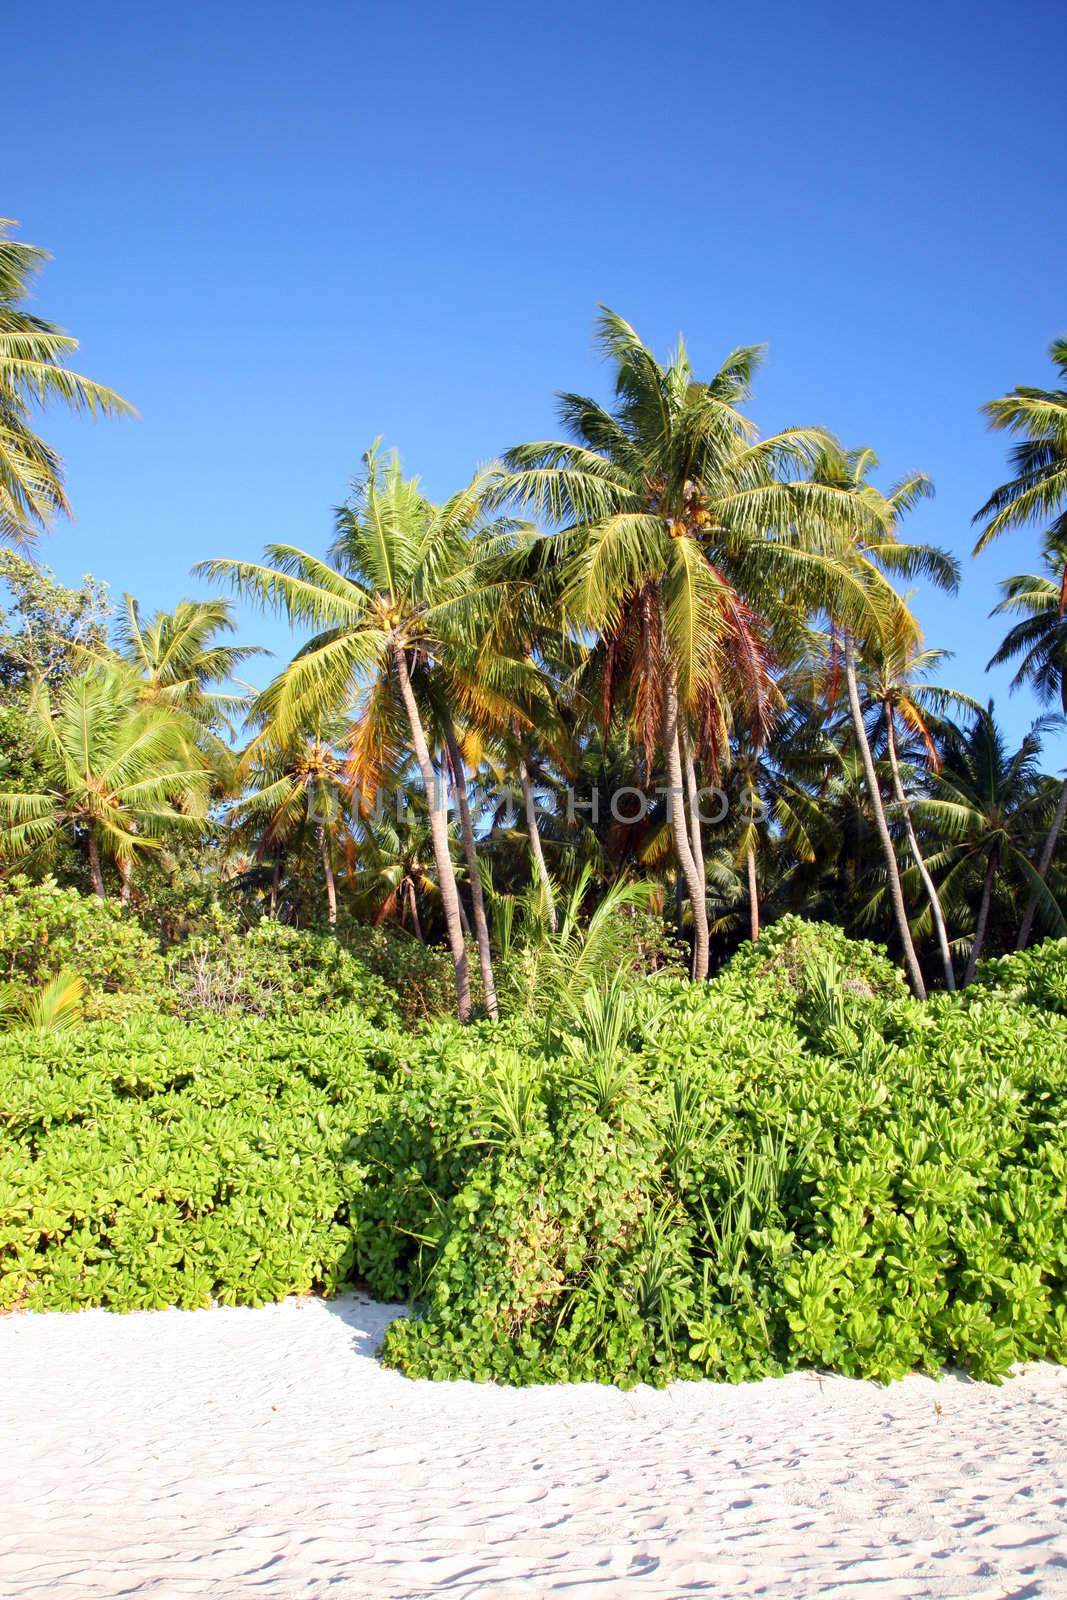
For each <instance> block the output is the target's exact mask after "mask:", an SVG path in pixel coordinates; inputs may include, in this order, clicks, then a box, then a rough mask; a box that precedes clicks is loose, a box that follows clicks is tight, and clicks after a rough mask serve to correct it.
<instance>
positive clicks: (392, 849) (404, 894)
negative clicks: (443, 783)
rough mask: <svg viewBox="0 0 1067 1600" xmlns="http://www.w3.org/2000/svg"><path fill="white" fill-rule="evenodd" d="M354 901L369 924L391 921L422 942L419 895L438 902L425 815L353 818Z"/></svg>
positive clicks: (425, 901) (426, 901)
mask: <svg viewBox="0 0 1067 1600" xmlns="http://www.w3.org/2000/svg"><path fill="white" fill-rule="evenodd" d="M357 833H358V839H357V843H356V849H355V856H356V860H357V862H358V864H359V871H358V872H357V874H356V878H355V882H356V894H357V903H358V905H359V906H360V908H361V909H363V910H365V911H368V912H369V914H370V918H371V921H372V922H374V923H380V922H385V921H388V920H395V921H396V922H397V923H399V925H400V927H401V928H406V927H407V924H408V922H409V921H410V924H411V932H412V933H413V934H414V935H415V938H416V939H417V940H418V941H419V943H420V944H424V943H425V934H424V932H423V925H422V917H421V915H420V913H419V900H420V898H421V899H422V901H423V903H424V904H426V903H428V902H429V903H433V904H435V905H437V904H439V903H440V898H441V896H440V892H439V889H438V885H437V882H436V880H435V877H434V868H433V838H432V836H431V834H430V829H429V826H428V824H427V822H426V819H425V817H424V816H421V815H417V814H413V813H411V812H409V813H408V814H407V815H406V816H405V817H404V819H403V821H402V822H400V821H397V820H395V819H393V818H391V817H388V816H382V817H381V818H380V819H377V820H372V819H370V818H363V819H361V820H360V821H357Z"/></svg>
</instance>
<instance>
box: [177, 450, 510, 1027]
mask: <svg viewBox="0 0 1067 1600" xmlns="http://www.w3.org/2000/svg"><path fill="white" fill-rule="evenodd" d="M365 466H366V470H365V474H364V476H363V477H362V478H360V479H359V480H357V482H356V483H355V484H354V486H353V491H352V495H351V497H350V499H349V501H348V502H347V504H346V505H344V506H342V507H341V508H340V509H339V511H338V512H337V517H336V538H335V540H334V544H333V546H332V548H331V550H330V560H329V561H322V560H320V559H319V558H317V557H315V556H312V555H309V554H308V553H307V552H306V551H304V550H300V549H298V548H297V547H296V546H293V545H277V544H276V545H268V547H267V550H266V560H265V561H264V562H262V563H257V562H251V561H232V560H223V561H209V562H204V563H202V564H201V566H200V568H199V569H198V570H199V571H201V572H203V573H205V574H207V575H208V576H209V577H212V578H224V579H228V580H229V581H230V582H231V583H232V584H233V586H234V588H235V589H236V590H237V591H238V592H239V593H241V594H244V595H247V596H250V597H252V598H254V599H257V600H259V601H260V602H261V603H262V604H265V605H268V606H271V607H273V608H274V609H277V610H280V611H282V612H283V613H284V614H285V615H286V616H287V617H288V618H289V621H290V622H291V623H292V624H294V625H295V626H304V625H310V626H312V627H313V628H315V629H316V630H317V631H316V632H315V634H314V637H313V638H311V639H310V640H309V641H308V643H307V644H305V645H304V647H303V648H302V649H301V650H300V652H299V653H298V654H297V656H296V657H295V658H294V659H293V661H292V662H291V663H290V664H289V666H288V667H287V668H286V669H285V671H284V672H283V673H281V674H280V676H279V677H278V678H277V679H275V681H274V683H273V684H272V685H270V687H269V688H268V689H267V690H265V691H264V693H263V694H262V695H261V696H260V700H259V709H260V712H261V713H262V714H263V716H264V717H265V719H266V721H267V723H268V724H269V727H270V729H271V734H270V737H271V738H272V739H273V740H274V741H275V742H276V743H284V741H285V740H286V738H288V737H290V736H291V735H292V734H293V732H294V731H295V730H297V729H298V728H299V727H300V725H301V723H302V722H306V721H307V719H308V717H309V715H310V714H313V713H317V714H320V715H321V714H322V713H324V712H326V711H337V710H340V709H342V708H345V707H351V706H352V705H353V703H354V702H358V700H359V699H360V698H361V697H362V696H364V695H366V694H368V693H371V694H375V693H381V694H382V697H383V698H384V699H388V698H389V696H391V694H392V693H393V692H395V693H396V694H397V695H398V696H399V700H400V702H401V704H402V706H403V709H404V713H405V715H406V718H407V722H408V728H409V733H410V738H411V745H412V749H413V752H414V756H415V760H416V762H417V763H418V767H419V771H420V773H421V776H422V781H423V786H424V789H425V792H426V798H427V806H428V810H429V817H430V828H431V832H432V835H433V842H434V855H435V860H436V868H437V880H438V884H439V886H440V890H441V904H442V909H443V911H444V916H445V923H446V927H447V930H448V941H449V946H450V948H451V951H452V959H453V965H454V968H455V974H456V1004H457V1010H458V1012H459V1015H460V1018H461V1019H462V1020H463V1021H466V1020H467V1019H468V1018H469V1016H470V1012H471V994H470V975H469V971H468V965H467V952H466V948H465V945H464V941H463V925H462V918H461V912H460V903H459V893H458V890H457V887H456V875H455V871H454V869H453V865H452V858H451V855H450V852H449V835H448V818H447V810H446V805H445V797H444V786H443V784H442V783H440V782H439V779H438V774H437V772H436V771H435V768H434V763H433V760H432V757H431V754H430V748H429V744H428V742H427V737H426V728H425V724H424V721H423V717H422V713H421V711H420V708H419V702H418V696H417V694H416V690H415V687H414V684H413V681H412V674H413V671H415V670H416V669H422V670H425V671H427V672H429V673H431V674H433V673H434V672H435V671H438V670H442V668H443V664H444V663H446V662H447V660H448V656H449V650H450V647H451V646H453V645H458V646H460V647H462V648H463V649H465V650H467V651H470V650H471V649H472V648H473V647H474V645H475V643H476V641H477V640H478V639H479V638H480V637H482V636H483V635H484V634H485V633H486V632H487V631H488V618H489V616H490V606H491V602H492V600H493V599H494V597H497V598H498V597H499V595H500V593H501V592H502V590H503V587H504V581H503V580H497V579H488V578H486V579H484V580H483V578H482V577H481V576H480V567H479V560H480V559H481V552H476V541H475V540H474V538H473V537H472V535H473V532H474V531H475V530H476V529H477V528H478V525H479V516H480V506H481V502H482V496H483V491H484V483H483V481H482V480H481V479H475V480H474V482H473V483H471V484H470V485H468V487H467V488H466V489H464V490H462V491H460V492H459V493H458V494H455V495H453V496H452V497H451V498H450V499H449V500H448V501H446V502H445V503H444V505H441V506H436V505H433V504H431V503H430V501H428V500H427V499H426V497H425V496H424V495H423V493H422V490H421V489H420V487H419V483H418V480H417V479H414V478H411V479H408V478H405V477H404V476H403V473H402V472H401V469H400V463H399V461H398V459H397V458H396V456H395V455H394V456H392V457H390V458H389V459H388V460H387V461H386V462H385V463H384V464H383V463H382V462H381V461H380V460H379V458H378V456H377V453H376V450H371V451H369V452H368V453H367V455H366V457H365ZM331 562H332V563H333V564H332V565H331V564H330V563H331ZM384 690H388V694H384V693H383V691H384Z"/></svg>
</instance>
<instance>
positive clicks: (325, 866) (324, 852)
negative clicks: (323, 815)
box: [319, 827, 337, 928]
mask: <svg viewBox="0 0 1067 1600" xmlns="http://www.w3.org/2000/svg"><path fill="white" fill-rule="evenodd" d="M319 852H320V854H321V856H322V876H323V878H324V879H325V880H326V920H327V921H328V922H329V924H330V927H331V928H333V927H336V926H337V885H336V883H335V882H334V876H333V866H332V864H331V862H330V841H329V839H327V837H326V829H325V828H323V827H320V828H319Z"/></svg>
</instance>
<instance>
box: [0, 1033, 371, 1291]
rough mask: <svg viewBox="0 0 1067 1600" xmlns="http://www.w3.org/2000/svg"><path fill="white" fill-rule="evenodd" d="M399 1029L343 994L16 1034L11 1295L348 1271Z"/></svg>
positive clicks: (233, 1286) (1, 1224) (6, 1116)
mask: <svg viewBox="0 0 1067 1600" xmlns="http://www.w3.org/2000/svg"><path fill="white" fill-rule="evenodd" d="M384 1037H385V1036H383V1035H381V1034H380V1033H378V1032H376V1031H375V1030H374V1029H373V1028H372V1027H371V1026H370V1024H369V1023H368V1022H367V1021H366V1019H365V1017H363V1016H362V1014H361V1013H360V1012H359V1011H347V1012H345V1011H342V1012H338V1013H335V1014H334V1015H333V1016H332V1017H331V1018H330V1019H329V1020H322V1019H315V1018H313V1017H312V1016H311V1015H310V1014H308V1013H304V1014H303V1015H298V1016H295V1017H292V1018H289V1019H287V1021H286V1023H285V1024H284V1026H279V1025H278V1024H276V1023H270V1022H264V1021H259V1020H255V1019H243V1020H241V1021H238V1022H233V1021H228V1020H225V1019H214V1018H208V1019H201V1020H200V1021H199V1022H198V1023H197V1024H195V1025H188V1024H185V1023H182V1022H180V1021H178V1020H176V1019H173V1018H169V1019H168V1018H160V1019H155V1020H147V1019H144V1018H140V1019H137V1020H135V1021H133V1022H127V1023H125V1024H121V1025H119V1024H114V1023H102V1022H101V1023H91V1024H88V1025H86V1026H85V1027H83V1028H81V1029H78V1030H75V1031H73V1032H68V1033H62V1034H55V1035H45V1036H40V1035H32V1034H28V1033H22V1034H21V1035H18V1036H16V1035H9V1036H6V1037H4V1038H0V1107H2V1108H3V1109H2V1112H0V1129H2V1133H3V1137H2V1142H0V1197H2V1198H0V1306H7V1307H10V1306H23V1305H24V1306H26V1307H28V1308H29V1309H31V1310H45V1309H60V1310H67V1309H73V1308H78V1307H82V1306H91V1305H104V1306H110V1307H113V1308H114V1309H116V1310H121V1311H127V1310H131V1309H135V1308H140V1307H152V1306H167V1305H180V1306H198V1305H206V1304H207V1303H209V1302H210V1301H211V1300H212V1299H216V1300H220V1301H223V1302H227V1303H237V1302H240V1303H242V1304H248V1305H258V1304H261V1303H262V1302H264V1301H267V1300H277V1299H281V1298H282V1297H283V1296H285V1295H287V1294H290V1293H303V1292H306V1291H308V1290H310V1289H313V1288H318V1289H323V1290H326V1291H330V1290H332V1289H335V1288H336V1287H337V1285H338V1284H339V1283H340V1282H341V1281H342V1280H343V1278H344V1276H345V1274H346V1272H347V1270H348V1267H349V1264H350V1260H351V1256H352V1243H351V1229H350V1227H349V1223H348V1202H349V1199H350V1196H351V1194H352V1192H353V1189H354V1188H356V1187H358V1177H359V1175H358V1171H356V1169H354V1168H350V1167H349V1166H348V1165H347V1164H346V1149H347V1146H348V1144H349V1141H350V1139H351V1137H352V1134H353V1132H355V1131H358V1130H359V1129H361V1128H362V1127H363V1126H364V1124H365V1121H366V1119H367V1118H368V1117H369V1116H371V1115H372V1108H373V1105H374V1101H375V1093H376V1091H375V1084H376V1081H377V1080H376V1076H375V1072H374V1068H373V1064H372V1063H373V1061H374V1060H375V1059H376V1053H380V1051H381V1048H382V1041H383V1038H384ZM394 1048H395V1046H394Z"/></svg>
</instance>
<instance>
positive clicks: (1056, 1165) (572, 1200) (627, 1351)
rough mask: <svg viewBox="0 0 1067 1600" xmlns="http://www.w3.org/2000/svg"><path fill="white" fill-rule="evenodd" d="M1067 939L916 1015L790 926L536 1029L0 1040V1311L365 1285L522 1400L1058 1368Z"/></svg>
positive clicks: (207, 1023)
mask: <svg viewBox="0 0 1067 1600" xmlns="http://www.w3.org/2000/svg"><path fill="white" fill-rule="evenodd" d="M1065 974H1067V944H1063V943H1061V944H1050V945H1046V946H1042V947H1039V949H1037V950H1035V951H1033V952H1031V953H1028V954H1027V955H1025V956H1021V957H1012V958H1010V959H1007V960H1003V961H1000V962H995V963H989V964H988V967H987V968H986V969H985V970H984V971H983V973H982V974H981V979H980V983H979V984H978V985H976V986H974V987H973V988H972V989H970V990H969V991H968V992H967V993H966V994H964V995H960V996H940V997H935V998H933V999H932V1000H931V1001H930V1002H929V1003H928V1004H926V1005H921V1004H919V1003H918V1002H916V1001H915V1000H913V999H911V998H910V997H909V995H908V994H907V992H906V990H905V988H904V985H903V983H902V981H901V980H900V977H899V975H898V973H897V971H896V969H895V968H894V967H893V966H892V965H891V964H890V963H889V962H888V960H887V959H886V958H885V956H884V954H883V953H882V952H880V951H878V950H877V949H876V948H875V947H873V946H869V945H862V944H855V943H850V942H848V941H846V940H845V939H844V937H843V936H842V935H841V934H840V932H839V931H837V930H835V929H832V928H825V927H817V926H814V925H810V924H804V923H800V922H798V921H796V920H795V919H785V920H784V921H783V922H781V923H779V924H777V925H776V926H775V927H774V928H772V929H771V931H770V932H769V934H767V935H766V936H765V937H764V938H763V939H762V940H761V941H760V942H759V944H758V945H756V946H755V947H750V948H747V949H745V950H743V951H742V952H740V953H739V954H738V956H737V957H736V958H735V960H734V961H733V962H732V963H731V964H730V966H729V967H728V968H727V969H726V970H725V971H724V973H723V974H721V975H720V977H719V978H718V979H716V980H714V981H713V982H711V983H708V984H705V985H701V986H697V987H694V986H691V985H689V984H687V983H685V982H684V981H681V980H679V979H678V978H677V977H672V976H661V977H652V978H647V979H643V980H640V981H638V982H636V983H634V984H632V985H630V986H624V985H622V984H617V985H615V986H614V987H613V988H612V989H611V990H609V991H608V992H607V993H606V994H604V995H599V996H597V995H593V996H589V997H587V999H586V1001H585V1003H584V1006H583V1007H582V1009H581V1010H580V1011H579V1012H577V1013H575V1014H574V1015H570V1016H567V1017H565V1018H557V1019H556V1020H555V1021H554V1022H553V1024H552V1025H550V1026H549V1027H548V1028H547V1029H546V1028H545V1026H544V1025H542V1024H540V1023H539V1024H537V1025H536V1027H535V1026H534V1024H532V1023H530V1022H527V1021H523V1020H521V1019H512V1020H511V1021H507V1022H503V1023H500V1024H496V1025H492V1024H489V1023H479V1024H476V1025H475V1026H474V1027H472V1028H468V1029H465V1030H464V1029H460V1028H459V1027H458V1026H456V1025H453V1024H450V1023H441V1022H438V1023H433V1024H430V1025H428V1026H427V1027H425V1028H424V1029H423V1030H422V1031H421V1032H419V1033H417V1034H413V1033H412V1032H411V1029H410V1024H409V1023H404V1022H402V1021H401V1020H400V1018H399V1017H397V1018H395V1019H391V1018H390V1017H389V1016H388V1015H386V1014H384V1013H382V1012H381V1010H380V1008H379V1007H378V1005H377V996H376V997H375V1005H374V1006H373V1007H371V1008H369V1009H368V1007H367V1006H365V1005H362V1006H361V1005H356V1004H353V1005H349V1006H348V1007H346V1008H343V1009H336V1010H333V1011H330V1012H328V1013H324V1012H323V1010H322V1008H321V1001H319V1000H318V999H317V1003H316V1007H315V1008H314V1009H307V1008H304V1009H301V1007H300V1006H299V1004H298V1003H296V1002H295V1001H294V1004H293V1007H292V1009H291V1010H287V1012H286V1014H278V1013H277V1012H272V1013H271V1014H269V1015H265V1016H259V1017H245V1018H238V1019H236V1020H235V1019H233V1018H231V1017H228V1016H218V1017H212V1016H204V1015H199V1016H189V1015H179V1016H174V1017H164V1016H154V1015H148V1016H146V1015H143V1014H138V1015H135V1016H131V1017H130V1018H128V1019H127V1020H125V1021H118V1022H116V1021H98V1022H89V1023H86V1024H84V1025H83V1026H81V1027H79V1028H76V1029H72V1030H71V1031H69V1032H66V1033H61V1034H56V1035H53V1036H48V1035H33V1034H30V1033H27V1032H24V1031H21V1032H18V1033H13V1034H10V1035H7V1036H4V1037H2V1038H0V1108H2V1109H0V1128H2V1142H0V1304H3V1305H4V1306H16V1305H17V1306H26V1307H28V1308H31V1309H39V1308H45V1307H53V1308H73V1307H79V1306H84V1305H98V1304H99V1305H108V1306H113V1307H116V1308H120V1309H128V1308H132V1307H140V1306H161V1305H168V1304H180V1305H200V1304H205V1303H207V1302H208V1301H210V1300H211V1299H213V1298H214V1299H218V1300H223V1301H227V1302H242V1303H252V1304H256V1303H259V1302H261V1301H264V1300H268V1299H274V1298H278V1297H281V1296H283V1295H285V1294H287V1293H290V1292H293V1291H305V1290H308V1289H312V1288H315V1289H320V1290H325V1291H326V1292H330V1291H332V1290H334V1289H335V1288H336V1287H337V1286H338V1285H339V1284H340V1283H341V1282H343V1281H344V1280H346V1279H347V1278H349V1277H353V1276H355V1277H358V1278H359V1279H361V1280H363V1281H365V1282H366V1283H367V1285H368V1286H369V1287H370V1289H371V1290H372V1291H373V1292H374V1293H376V1294H378V1295H380V1296H383V1297H386V1298H391V1299H411V1300H412V1302H413V1303H414V1305H415V1307H416V1314H415V1315H413V1316H410V1317H405V1318H403V1319H400V1320H399V1321H397V1322H394V1323H393V1324H392V1326H391V1327H390V1329H389V1332H388V1334H387V1336H386V1340H385V1347H384V1355H385V1359H386V1361H388V1362H389V1363H390V1364H392V1365H394V1366H396V1367H399V1368H400V1369H401V1370H403V1371H405V1372H408V1373H411V1374H412V1375H421V1376H432V1377H473V1378H494V1379H497V1380H501V1381H505V1382H511V1383H530V1382H540V1381H547V1380H579V1379H597V1380H606V1381H614V1382H619V1383H623V1384H630V1383H634V1382H638V1381H650V1382H656V1383H659V1382H663V1381H665V1380H666V1379H668V1378H671V1377H678V1376H682V1377H690V1376H691V1377H696V1376H711V1377H716V1378H730V1379H741V1378H749V1377H758V1376H760V1375H762V1374H765V1373H778V1372H782V1371H784V1370H786V1369H788V1368H791V1367H796V1366H817V1367H823V1368H829V1369H832V1370H835V1371H839V1372H844V1373H849V1374H855V1375H862V1376H872V1377H878V1378H889V1377H894V1376H897V1375H899V1374H902V1373H904V1372H907V1371H909V1370H911V1369H913V1368H922V1369H925V1370H936V1369H938V1368H940V1367H942V1366H944V1365H946V1364H951V1365H957V1366H962V1367H965V1368H967V1369H969V1370H970V1371H972V1372H973V1373H975V1374H976V1375H977V1376H980V1377H985V1378H993V1377H997V1376H998V1375H1000V1374H1002V1373H1004V1372H1005V1371H1006V1370H1007V1368H1008V1367H1009V1365H1010V1364H1011V1363H1012V1362H1013V1361H1016V1360H1020V1359H1030V1358H1038V1357H1046V1358H1050V1359H1053V1360H1059V1361H1063V1360H1065V1359H1067V1297H1065V1293H1064V1290H1065V1281H1067V1226H1065V1222H1067V1018H1065V1017H1064V1016H1062V1015H1060V1014H1059V1013H1060V1011H1062V1009H1063V1006H1062V1005H1061V1004H1060V1003H1059V1002H1060V1000H1062V997H1063V996H1064V994H1065V992H1067V989H1065Z"/></svg>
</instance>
